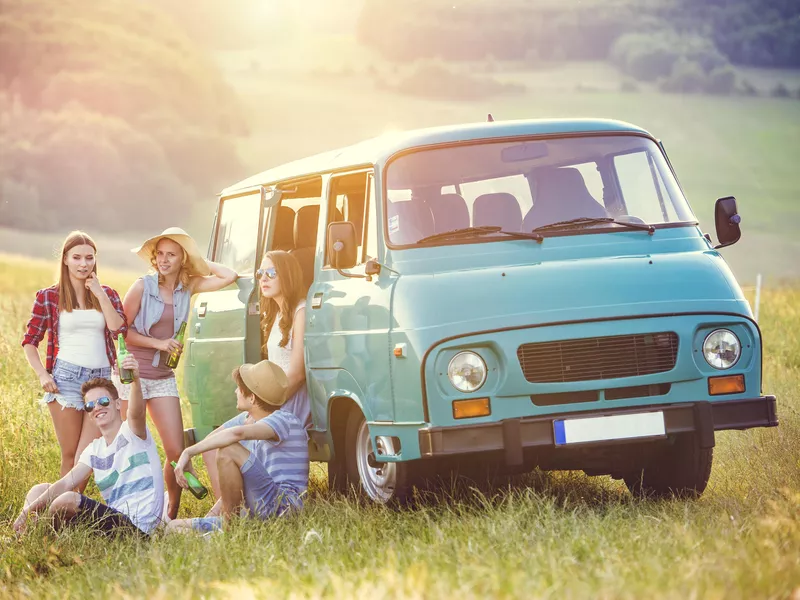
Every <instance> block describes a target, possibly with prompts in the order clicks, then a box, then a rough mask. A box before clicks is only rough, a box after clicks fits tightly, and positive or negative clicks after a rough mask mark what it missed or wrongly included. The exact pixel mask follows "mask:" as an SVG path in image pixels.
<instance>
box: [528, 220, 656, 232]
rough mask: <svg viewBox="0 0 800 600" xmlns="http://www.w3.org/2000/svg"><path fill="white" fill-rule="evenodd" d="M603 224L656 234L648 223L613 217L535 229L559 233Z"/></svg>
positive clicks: (558, 222) (573, 221)
mask: <svg viewBox="0 0 800 600" xmlns="http://www.w3.org/2000/svg"><path fill="white" fill-rule="evenodd" d="M602 223H614V224H616V225H622V226H623V227H630V228H631V229H641V230H643V231H647V232H648V233H649V234H650V235H653V233H655V230H656V228H655V227H653V226H652V225H647V224H646V223H631V222H630V221H618V220H616V219H614V218H613V217H578V218H577V219H569V220H568V221H557V222H555V223H550V224H549V225H542V226H541V227H537V228H536V229H534V230H533V231H534V233H535V232H537V231H557V230H559V229H571V228H573V227H580V226H581V225H600V224H602Z"/></svg>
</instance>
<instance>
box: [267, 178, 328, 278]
mask: <svg viewBox="0 0 800 600" xmlns="http://www.w3.org/2000/svg"><path fill="white" fill-rule="evenodd" d="M279 185H280V187H281V188H282V189H285V190H291V191H286V192H284V193H283V195H282V196H281V201H280V204H279V205H278V206H275V207H274V208H273V209H272V211H271V216H270V218H271V219H272V220H273V221H274V227H273V230H272V238H271V240H270V244H269V246H268V247H269V249H270V250H285V251H288V252H289V253H290V254H293V255H294V257H295V258H296V259H297V260H298V262H299V263H300V268H301V269H302V270H303V283H304V285H305V286H306V287H308V286H310V285H311V283H312V281H313V280H314V259H315V258H316V255H317V232H318V231H319V214H320V207H321V206H322V178H321V177H313V178H311V179H305V180H303V181H286V182H281V183H280V184H279Z"/></svg>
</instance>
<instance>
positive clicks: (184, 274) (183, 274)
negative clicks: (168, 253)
mask: <svg viewBox="0 0 800 600" xmlns="http://www.w3.org/2000/svg"><path fill="white" fill-rule="evenodd" d="M161 240H169V241H171V242H175V240H173V239H171V238H168V237H162V238H160V239H159V240H158V241H157V242H156V245H155V246H153V251H152V252H151V253H150V264H151V265H152V267H153V270H154V271H155V272H156V273H158V284H159V285H163V283H164V276H163V275H162V274H161V272H160V271H159V270H158V263H157V262H156V254H157V252H158V245H159V244H160V243H161ZM175 243H176V244H178V242H175ZM178 246H181V245H180V244H178ZM181 252H183V258H182V259H181V270H180V271H178V281H179V282H180V283H181V284H182V285H183V289H188V287H189V277H190V276H189V272H188V271H187V270H186V263H187V262H188V261H189V255H188V254H187V253H186V250H185V249H184V247H183V246H181Z"/></svg>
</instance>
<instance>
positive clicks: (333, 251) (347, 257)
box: [328, 221, 358, 275]
mask: <svg viewBox="0 0 800 600" xmlns="http://www.w3.org/2000/svg"><path fill="white" fill-rule="evenodd" d="M357 254H358V243H357V242H356V226H355V225H353V223H352V222H351V221H334V222H333V223H329V224H328V257H329V258H330V261H331V266H332V267H333V268H334V269H336V270H337V271H341V270H342V269H351V268H353V267H355V266H356V263H357ZM344 274H345V273H343V275H344Z"/></svg>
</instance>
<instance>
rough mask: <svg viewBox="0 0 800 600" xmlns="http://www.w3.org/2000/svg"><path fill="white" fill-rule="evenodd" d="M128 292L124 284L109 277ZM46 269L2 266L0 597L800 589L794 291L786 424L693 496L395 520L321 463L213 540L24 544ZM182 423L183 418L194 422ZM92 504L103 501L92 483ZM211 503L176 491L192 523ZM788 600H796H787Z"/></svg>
mask: <svg viewBox="0 0 800 600" xmlns="http://www.w3.org/2000/svg"><path fill="white" fill-rule="evenodd" d="M100 277H101V280H102V281H103V282H105V283H107V284H109V285H112V286H114V287H116V288H117V289H127V286H128V284H129V283H130V281H131V280H132V277H133V276H132V275H130V274H127V273H122V272H119V273H110V272H108V271H107V270H105V271H101V273H100ZM51 280H52V264H50V263H42V262H38V261H33V260H20V259H12V258H9V257H7V256H6V257H3V256H0V469H1V470H0V597H9V598H12V597H13V598H17V597H19V598H21V597H35V598H64V597H82V598H108V597H111V596H112V595H113V596H114V597H117V598H133V597H158V598H167V597H169V598H190V597H237V598H283V597H312V598H349V597H358V598H440V597H460V598H464V599H468V598H485V597H507V598H530V597H544V598H547V597H554V598H556V597H557V598H586V597H594V598H608V597H622V598H642V597H653V596H659V597H674V598H787V597H789V596H790V595H792V593H793V592H794V594H800V521H798V519H797V515H798V513H799V512H800V413H799V411H800V325H799V324H800V290H798V289H793V288H770V289H767V290H765V292H764V294H763V297H762V305H761V327H762V329H763V334H764V353H765V357H766V362H765V365H764V389H765V392H770V393H775V394H776V395H777V396H778V399H779V416H780V419H781V425H780V427H778V428H776V429H768V430H767V429H758V430H751V431H747V432H723V433H720V434H718V435H717V447H716V451H715V452H716V457H715V463H714V469H713V472H712V477H711V482H710V484H709V488H708V490H707V491H706V493H705V495H704V496H703V497H702V498H701V499H700V500H698V501H694V502H684V501H659V502H651V501H640V500H634V499H632V498H631V497H630V495H629V494H628V493H627V491H626V490H625V488H624V486H623V485H622V484H620V483H619V482H614V481H612V480H611V479H609V478H588V477H585V476H584V475H582V474H579V473H559V474H541V473H534V474H531V475H528V476H523V477H519V478H517V479H515V480H514V481H513V482H512V485H510V486H508V487H505V488H501V489H483V490H475V489H468V488H466V487H465V486H463V485H462V484H459V483H456V484H454V486H453V487H452V488H448V489H445V490H443V491H441V492H439V493H437V495H435V496H434V497H428V498H424V499H423V500H422V501H421V502H420V503H419V505H418V506H417V507H415V508H414V509H408V510H405V511H399V512H398V511H394V510H391V509H386V508H381V507H377V506H367V505H362V504H359V503H358V502H357V501H356V500H355V499H353V498H345V497H340V496H334V495H331V494H329V493H328V491H327V489H326V484H325V479H324V470H323V468H322V467H321V466H320V465H313V468H312V481H311V488H310V494H309V498H308V500H307V504H306V509H305V510H304V511H303V512H302V513H301V514H300V515H299V516H297V517H294V518H291V519H282V520H277V521H274V522H268V523H258V524H253V523H250V524H247V525H245V524H243V523H239V524H236V526H234V527H233V528H232V529H230V530H229V531H226V532H225V533H224V534H221V535H216V536H214V537H211V538H209V539H205V538H199V537H195V536H189V537H178V538H171V539H170V538H163V537H157V538H156V539H154V540H152V541H150V542H142V541H134V540H114V541H107V540H100V539H96V538H92V537H90V536H89V535H88V534H87V532H85V531H81V530H73V531H69V532H65V533H62V534H61V535H58V536H55V535H53V534H52V533H51V532H50V531H48V529H47V528H46V526H44V525H41V526H38V527H36V528H34V529H33V530H32V532H31V533H30V535H29V536H27V537H25V538H23V539H22V540H21V541H17V540H16V539H15V538H14V536H13V535H12V531H11V528H10V524H11V521H12V520H13V518H14V517H15V516H16V514H17V513H18V511H19V509H20V507H21V504H22V500H23V497H24V494H25V492H26V490H27V489H28V488H29V487H30V486H31V485H32V484H34V483H36V482H38V481H43V480H52V479H53V478H54V476H55V474H56V473H57V471H58V464H59V452H58V446H57V444H56V441H55V437H54V434H53V431H52V425H51V423H50V421H49V416H48V415H47V413H46V412H44V411H43V410H42V409H41V408H40V407H39V406H38V405H37V403H36V400H37V398H38V397H39V395H40V392H39V390H38V389H37V387H38V385H37V382H36V379H35V377H34V376H33V375H32V373H31V371H30V369H29V368H28V366H27V364H26V363H25V360H24V357H23V354H22V351H21V349H20V348H19V345H18V344H19V339H20V336H21V335H22V331H23V328H24V324H25V321H26V319H27V317H28V311H29V308H30V302H31V299H32V297H33V292H34V291H35V290H36V289H37V288H39V287H42V286H44V285H47V284H48V283H49V282H50V281H51ZM185 418H186V419H187V422H188V419H189V415H188V414H186V416H185ZM89 490H90V492H91V493H93V494H94V495H95V496H96V495H97V491H96V489H94V488H93V487H91V486H90V488H89ZM209 505H210V500H209V499H207V500H206V501H203V502H197V501H195V500H194V499H193V498H191V496H188V495H187V496H185V501H184V504H183V505H182V509H181V510H182V513H183V514H184V515H187V516H188V515H190V514H199V513H200V512H202V511H204V510H206V509H207V508H208V506H209ZM793 597H795V596H793Z"/></svg>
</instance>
